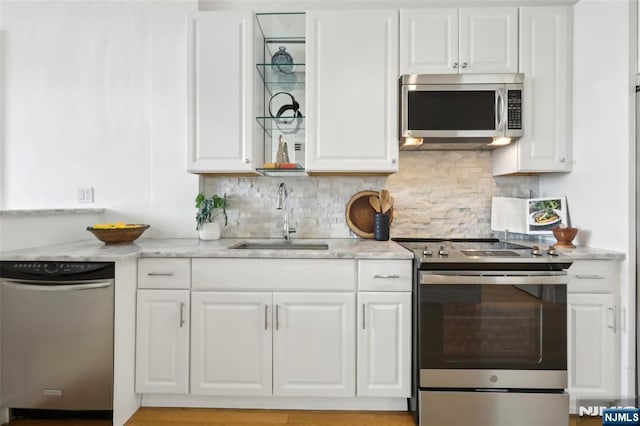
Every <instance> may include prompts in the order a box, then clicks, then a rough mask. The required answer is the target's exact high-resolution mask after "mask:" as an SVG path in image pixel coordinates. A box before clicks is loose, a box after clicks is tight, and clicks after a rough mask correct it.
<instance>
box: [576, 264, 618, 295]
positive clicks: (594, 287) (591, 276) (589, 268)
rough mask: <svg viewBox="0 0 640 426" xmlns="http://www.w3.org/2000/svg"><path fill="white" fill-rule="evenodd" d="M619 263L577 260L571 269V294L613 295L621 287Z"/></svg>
mask: <svg viewBox="0 0 640 426" xmlns="http://www.w3.org/2000/svg"><path fill="white" fill-rule="evenodd" d="M619 267H620V264H619V262H616V261H613V260H577V261H575V262H574V263H573V265H571V267H570V268H569V271H568V273H569V285H568V287H567V291H568V292H569V293H613V292H617V291H618V286H619V283H618V281H619Z"/></svg>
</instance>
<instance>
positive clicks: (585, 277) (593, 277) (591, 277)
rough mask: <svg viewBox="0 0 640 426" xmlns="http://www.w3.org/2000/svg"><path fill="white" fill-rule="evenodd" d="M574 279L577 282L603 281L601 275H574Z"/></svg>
mask: <svg viewBox="0 0 640 426" xmlns="http://www.w3.org/2000/svg"><path fill="white" fill-rule="evenodd" d="M576 278H577V279H579V280H604V276H603V275H596V274H593V275H576Z"/></svg>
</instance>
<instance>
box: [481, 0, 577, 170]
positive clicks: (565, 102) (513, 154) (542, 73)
mask: <svg viewBox="0 0 640 426" xmlns="http://www.w3.org/2000/svg"><path fill="white" fill-rule="evenodd" d="M571 22H572V21H571V8H569V7H522V8H520V72H521V73H523V74H524V75H525V82H524V94H523V100H522V102H523V105H522V111H523V112H522V114H523V117H522V121H523V126H524V136H523V137H522V138H521V139H520V140H518V141H517V142H515V143H512V144H510V145H508V146H506V147H504V148H498V149H496V150H495V151H494V152H493V174H494V175H504V174H511V173H539V172H569V171H571V56H572V53H571V34H572V30H571Z"/></svg>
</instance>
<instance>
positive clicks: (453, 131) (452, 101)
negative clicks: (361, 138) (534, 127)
mask: <svg viewBox="0 0 640 426" xmlns="http://www.w3.org/2000/svg"><path fill="white" fill-rule="evenodd" d="M523 88H524V75H523V74H413V75H403V76H402V77H401V79H400V132H401V133H400V143H401V145H400V149H404V150H408V149H426V150H429V149H432V150H434V149H452V150H455V149H492V148H496V147H498V146H501V145H506V144H508V143H510V142H511V141H513V140H516V139H518V138H520V137H521V136H523V134H524V129H523V126H522V105H523V103H522V101H523V99H524V93H523Z"/></svg>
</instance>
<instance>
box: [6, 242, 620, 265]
mask: <svg viewBox="0 0 640 426" xmlns="http://www.w3.org/2000/svg"><path fill="white" fill-rule="evenodd" d="M246 240H251V241H274V239H255V238H250V239H249V238H222V239H219V240H215V241H201V240H198V239H197V238H162V239H154V238H140V239H139V240H136V241H135V242H133V243H129V244H112V245H109V244H103V243H102V242H100V241H97V240H95V239H91V240H81V241H76V242H70V243H65V244H56V245H48V246H43V247H33V248H27V249H20V250H12V251H5V252H0V260H9V261H12V260H26V261H29V260H42V261H46V260H50V261H119V260H127V259H131V258H134V259H135V258H139V257H189V258H198V257H200V258H202V257H211V258H271V259H295V258H300V259H381V260H383V259H412V258H413V253H412V252H411V251H409V250H407V249H405V248H404V247H402V246H400V245H399V244H397V243H395V242H393V241H375V240H364V239H356V238H344V239H331V238H327V239H308V240H306V241H312V242H326V243H327V244H328V245H329V249H328V250H300V249H295V250H292V249H287V250H280V249H231V248H229V247H230V246H232V245H234V244H236V243H239V242H241V241H246ZM298 241H299V240H298ZM541 247H542V246H541ZM558 252H559V254H561V255H563V256H567V257H570V258H572V259H574V260H583V259H584V260H624V259H625V258H626V255H625V253H622V252H617V251H613V250H606V249H598V248H590V247H577V248H575V249H559V250H558Z"/></svg>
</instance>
